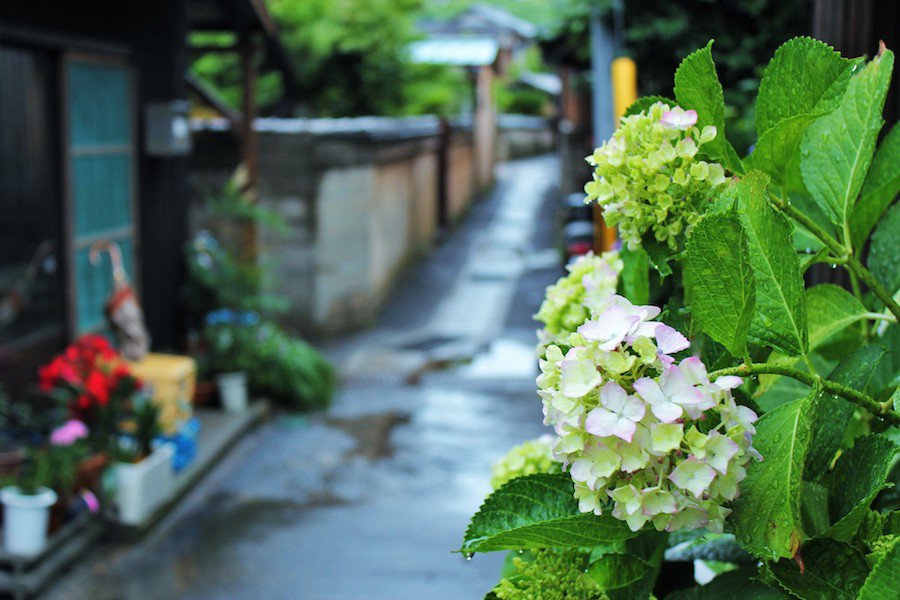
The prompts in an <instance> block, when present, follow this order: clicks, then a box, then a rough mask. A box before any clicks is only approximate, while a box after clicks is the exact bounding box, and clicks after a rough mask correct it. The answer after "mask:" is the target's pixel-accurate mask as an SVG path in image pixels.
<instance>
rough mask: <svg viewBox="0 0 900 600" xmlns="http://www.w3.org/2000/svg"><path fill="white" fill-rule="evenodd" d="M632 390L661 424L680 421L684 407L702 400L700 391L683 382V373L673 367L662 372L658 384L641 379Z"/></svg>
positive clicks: (647, 379) (646, 378)
mask: <svg viewBox="0 0 900 600" xmlns="http://www.w3.org/2000/svg"><path fill="white" fill-rule="evenodd" d="M634 390H635V391H636V392H637V393H638V395H639V396H640V397H641V398H643V399H644V400H645V401H646V402H647V404H649V405H650V410H651V411H653V414H654V415H655V416H656V418H657V419H659V420H660V421H662V422H663V423H672V422H674V421H675V420H676V419H680V418H681V417H682V413H683V410H684V409H685V408H686V407H689V406H691V405H694V404H698V403H700V402H702V400H703V394H702V393H701V392H700V390H698V389H696V388H695V387H693V386H692V385H690V384H689V383H688V382H687V381H685V378H684V373H682V372H681V369H679V368H678V367H676V366H675V365H672V366H671V367H668V368H667V369H666V370H665V371H663V374H662V375H661V376H660V378H659V381H658V382H657V381H656V380H654V379H650V378H649V377H641V378H640V379H638V380H637V381H635V382H634Z"/></svg>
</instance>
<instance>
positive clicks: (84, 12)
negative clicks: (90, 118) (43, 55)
mask: <svg viewBox="0 0 900 600" xmlns="http://www.w3.org/2000/svg"><path fill="white" fill-rule="evenodd" d="M186 3H187V0H129V1H127V2H122V1H121V0H79V1H78V2H72V1H66V0H55V1H54V0H28V1H27V2H2V3H0V41H4V40H6V41H10V42H16V43H23V42H24V43H28V44H34V45H38V46H42V47H48V48H53V49H55V50H58V51H60V52H62V51H64V50H67V49H69V50H71V49H75V50H79V49H81V50H86V51H100V52H103V51H111V52H121V53H124V54H125V55H126V56H127V57H128V59H129V62H130V63H131V64H132V65H133V67H134V69H135V74H136V83H137V97H138V98H137V106H136V107H135V108H136V113H135V118H136V120H137V125H138V127H137V129H138V139H137V148H138V161H137V162H138V170H137V173H138V192H137V202H138V211H137V214H136V217H137V219H138V221H139V226H140V229H139V242H140V254H139V256H140V261H139V264H138V270H139V272H140V274H141V280H140V282H139V285H140V292H141V297H142V301H143V304H144V311H145V315H146V318H147V322H148V326H149V328H150V332H151V335H152V336H153V341H154V348H155V349H177V348H178V346H179V345H180V342H181V339H180V338H181V335H180V332H181V320H182V319H181V315H180V310H179V307H180V302H179V295H180V291H179V290H180V287H181V284H182V283H183V281H184V272H185V269H184V260H183V246H184V244H185V242H186V237H187V232H188V206H189V196H188V185H187V169H188V158H187V157H176V158H152V157H149V156H146V155H145V154H144V153H143V135H144V131H143V130H144V126H143V117H144V114H145V107H146V105H147V103H148V102H151V101H154V100H173V99H181V98H187V96H188V92H187V88H186V84H185V81H184V73H185V70H186V68H187V48H186V40H187V34H188V23H187V13H186Z"/></svg>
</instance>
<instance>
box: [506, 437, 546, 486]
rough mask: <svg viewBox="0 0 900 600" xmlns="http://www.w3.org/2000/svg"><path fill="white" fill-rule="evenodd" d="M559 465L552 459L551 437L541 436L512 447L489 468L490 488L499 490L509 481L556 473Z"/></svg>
mask: <svg viewBox="0 0 900 600" xmlns="http://www.w3.org/2000/svg"><path fill="white" fill-rule="evenodd" d="M558 472H559V463H557V462H556V461H555V460H554V459H553V437H552V436H550V435H542V436H541V437H539V438H535V439H533V440H528V441H527V442H523V443H521V444H519V445H518V446H513V447H512V448H511V449H510V450H509V452H507V453H506V455H505V456H504V457H503V458H501V459H500V460H498V461H497V462H496V463H494V466H493V467H492V468H491V473H492V476H491V487H493V488H494V489H495V490H496V489H499V488H500V487H501V486H502V485H503V484H505V483H506V482H507V481H509V480H510V479H515V478H516V477H524V476H525V475H534V474H535V473H558Z"/></svg>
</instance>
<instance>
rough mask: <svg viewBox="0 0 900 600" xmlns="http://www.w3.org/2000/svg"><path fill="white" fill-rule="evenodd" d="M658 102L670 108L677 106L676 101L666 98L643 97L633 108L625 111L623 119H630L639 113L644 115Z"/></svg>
mask: <svg viewBox="0 0 900 600" xmlns="http://www.w3.org/2000/svg"><path fill="white" fill-rule="evenodd" d="M657 102H662V103H663V104H668V105H669V106H675V101H674V100H671V99H669V98H666V97H665V96H641V97H640V98H638V99H637V100H635V101H634V102H633V103H632V104H631V106H629V107H628V108H626V109H625V114H624V115H622V116H623V117H630V116H631V115H636V114H638V113H642V112H644V111H645V110H647V109H648V108H650V107H651V106H653V105H654V104H656V103H657Z"/></svg>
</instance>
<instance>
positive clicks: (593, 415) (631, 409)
mask: <svg viewBox="0 0 900 600" xmlns="http://www.w3.org/2000/svg"><path fill="white" fill-rule="evenodd" d="M600 404H601V406H598V407H597V408H595V409H593V410H592V411H591V412H590V413H588V416H587V419H586V420H585V423H584V428H585V430H587V432H588V433H592V434H594V435H596V436H599V437H606V436H610V435H614V436H616V437H618V438H620V439H623V440H625V441H626V442H630V441H631V438H632V437H633V436H634V431H635V429H637V422H638V421H640V420H641V419H643V418H644V412H645V410H646V407H645V405H644V403H643V402H642V401H641V399H640V398H636V397H634V396H629V395H628V393H627V392H626V391H625V389H624V388H622V386H620V385H619V384H618V383H616V382H614V381H610V382H609V383H607V384H606V385H604V386H603V389H601V390H600Z"/></svg>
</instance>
